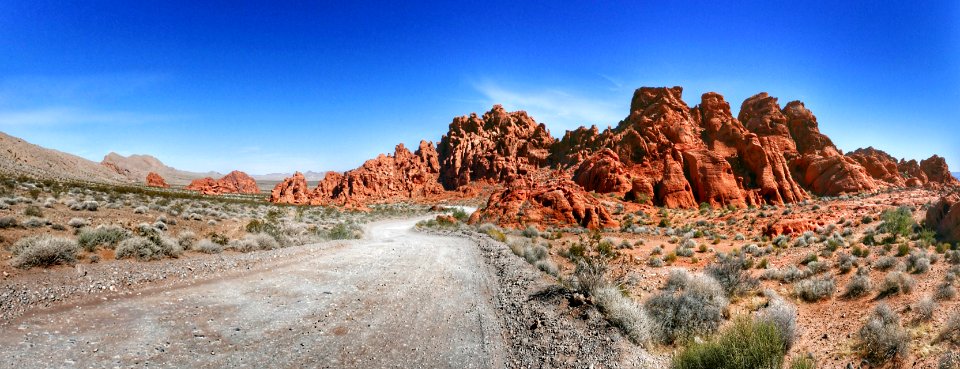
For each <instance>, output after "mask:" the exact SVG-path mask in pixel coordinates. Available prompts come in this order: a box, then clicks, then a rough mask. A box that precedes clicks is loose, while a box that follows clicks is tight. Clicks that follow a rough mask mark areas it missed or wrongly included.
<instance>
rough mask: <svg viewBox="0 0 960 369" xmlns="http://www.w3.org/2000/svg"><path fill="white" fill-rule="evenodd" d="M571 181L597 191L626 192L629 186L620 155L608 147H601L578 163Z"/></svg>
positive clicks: (629, 181) (586, 188)
mask: <svg viewBox="0 0 960 369" xmlns="http://www.w3.org/2000/svg"><path fill="white" fill-rule="evenodd" d="M573 181H574V182H576V183H577V184H578V185H580V186H582V187H583V188H584V189H585V190H587V191H596V192H599V193H610V192H616V193H626V192H627V191H629V190H630V188H631V180H630V177H629V176H628V175H627V173H626V172H625V170H624V166H623V163H621V162H620V157H619V156H617V154H616V153H615V152H613V151H612V150H610V149H603V150H601V151H599V152H597V153H596V154H594V155H593V156H591V157H590V158H588V159H586V160H584V161H583V162H582V163H580V165H579V166H578V167H577V170H576V171H574V173H573Z"/></svg>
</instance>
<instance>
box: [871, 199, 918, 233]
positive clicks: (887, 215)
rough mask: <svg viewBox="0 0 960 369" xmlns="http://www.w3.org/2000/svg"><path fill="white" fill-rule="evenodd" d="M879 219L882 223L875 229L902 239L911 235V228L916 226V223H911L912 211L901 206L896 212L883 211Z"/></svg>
mask: <svg viewBox="0 0 960 369" xmlns="http://www.w3.org/2000/svg"><path fill="white" fill-rule="evenodd" d="M880 219H881V220H882V221H883V223H880V226H879V227H877V229H879V230H880V231H883V232H887V233H890V234H892V235H900V236H904V237H906V236H909V235H910V234H911V233H913V227H914V225H915V224H916V222H914V221H913V210H911V209H910V208H908V207H905V206H901V207H899V208H897V209H896V210H885V211H884V212H883V214H881V215H880Z"/></svg>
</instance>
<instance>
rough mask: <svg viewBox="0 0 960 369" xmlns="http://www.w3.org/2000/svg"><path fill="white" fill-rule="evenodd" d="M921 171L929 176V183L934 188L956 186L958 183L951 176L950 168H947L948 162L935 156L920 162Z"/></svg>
mask: <svg viewBox="0 0 960 369" xmlns="http://www.w3.org/2000/svg"><path fill="white" fill-rule="evenodd" d="M920 170H922V171H923V174H925V175H926V176H927V183H928V184H932V185H934V187H941V186H943V185H948V186H956V185H957V184H958V181H957V179H956V178H954V177H953V174H950V168H948V167H947V160H946V159H944V158H942V157H940V156H937V155H934V156H931V157H929V158H927V159H924V160H921V161H920Z"/></svg>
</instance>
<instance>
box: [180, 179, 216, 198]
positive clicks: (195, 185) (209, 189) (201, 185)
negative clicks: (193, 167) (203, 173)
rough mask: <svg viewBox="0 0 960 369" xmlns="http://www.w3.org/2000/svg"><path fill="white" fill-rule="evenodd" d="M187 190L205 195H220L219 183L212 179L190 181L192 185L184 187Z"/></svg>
mask: <svg viewBox="0 0 960 369" xmlns="http://www.w3.org/2000/svg"><path fill="white" fill-rule="evenodd" d="M184 188H185V189H187V190H191V191H197V192H200V193H202V194H204V195H219V194H220V192H219V191H218V189H217V181H216V180H214V179H213V178H210V177H204V178H197V179H194V180H193V181H190V184H189V185H187V187H184Z"/></svg>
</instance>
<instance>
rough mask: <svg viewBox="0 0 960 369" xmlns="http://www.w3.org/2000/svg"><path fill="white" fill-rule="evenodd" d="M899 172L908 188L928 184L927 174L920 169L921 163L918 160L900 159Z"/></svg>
mask: <svg viewBox="0 0 960 369" xmlns="http://www.w3.org/2000/svg"><path fill="white" fill-rule="evenodd" d="M897 170H898V171H900V173H901V174H902V175H903V178H904V180H905V181H906V184H907V187H920V186H923V185H924V184H926V183H927V182H928V180H927V174H926V173H924V172H923V170H922V169H920V163H917V161H916V160H913V159H910V160H904V159H900V162H899V163H897Z"/></svg>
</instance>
